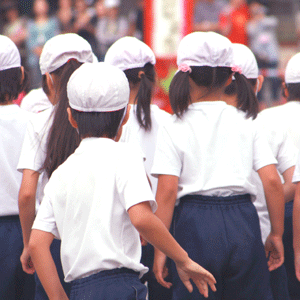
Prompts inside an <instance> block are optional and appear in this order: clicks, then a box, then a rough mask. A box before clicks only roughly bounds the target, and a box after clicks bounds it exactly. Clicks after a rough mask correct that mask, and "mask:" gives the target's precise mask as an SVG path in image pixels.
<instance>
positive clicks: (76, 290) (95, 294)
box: [70, 268, 147, 300]
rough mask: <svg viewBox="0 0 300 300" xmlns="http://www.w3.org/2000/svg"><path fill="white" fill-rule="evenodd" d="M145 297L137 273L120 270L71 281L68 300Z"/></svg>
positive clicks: (131, 299)
mask: <svg viewBox="0 0 300 300" xmlns="http://www.w3.org/2000/svg"><path fill="white" fill-rule="evenodd" d="M146 295H147V288H146V286H145V285H144V284H142V283H141V282H140V280H139V273H137V272H134V271H133V270H129V269H126V268H121V269H113V270H108V271H102V272H99V273H97V274H94V275H91V276H88V277H85V278H82V279H78V280H74V281H72V288H71V296H70V300H83V299H84V300H145V299H146Z"/></svg>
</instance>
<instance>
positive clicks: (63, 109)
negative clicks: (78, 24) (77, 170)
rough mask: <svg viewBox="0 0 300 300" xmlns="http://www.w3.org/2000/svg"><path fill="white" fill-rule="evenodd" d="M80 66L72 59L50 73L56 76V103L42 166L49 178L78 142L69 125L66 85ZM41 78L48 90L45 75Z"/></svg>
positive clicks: (73, 130) (74, 132)
mask: <svg viewBox="0 0 300 300" xmlns="http://www.w3.org/2000/svg"><path fill="white" fill-rule="evenodd" d="M80 66H81V63H80V62H78V61H77V60H73V59H72V60H70V61H68V62H67V63H65V64H64V65H63V66H61V67H60V68H58V69H57V70H55V71H54V72H52V73H51V74H56V76H57V79H56V80H57V82H58V87H57V89H56V97H57V100H58V101H57V104H56V105H55V107H54V112H53V114H54V116H53V123H52V126H51V128H50V130H49V135H48V140H47V150H46V158H45V162H44V165H43V169H44V170H45V171H46V173H47V175H48V177H49V178H50V176H51V175H52V173H53V172H54V171H55V170H56V169H57V167H59V166H60V165H61V164H62V163H63V162H64V161H65V160H66V159H67V158H68V157H69V156H70V155H71V154H72V153H73V152H74V151H75V149H76V148H77V147H78V145H79V142H80V139H79V135H78V133H77V132H76V129H74V128H73V127H72V126H71V124H70V123H69V120H68V114H67V108H68V107H69V101H68V97H67V83H68V81H69V78H70V77H71V75H72V73H73V72H74V71H75V70H76V69H78V68H79V67H80ZM43 77H44V78H43V88H44V90H45V88H46V90H48V87H47V84H46V81H45V75H44V76H43Z"/></svg>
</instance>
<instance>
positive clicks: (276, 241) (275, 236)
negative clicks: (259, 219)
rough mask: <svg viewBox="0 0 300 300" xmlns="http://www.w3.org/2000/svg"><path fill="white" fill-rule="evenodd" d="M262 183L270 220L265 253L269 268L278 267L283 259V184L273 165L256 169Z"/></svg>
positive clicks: (271, 269)
mask: <svg viewBox="0 0 300 300" xmlns="http://www.w3.org/2000/svg"><path fill="white" fill-rule="evenodd" d="M257 172H258V175H259V176H260V179H261V181H262V183H263V187H264V191H265V196H266V201H267V206H268V211H269V215H270V221H271V232H270V234H269V236H268V238H267V241H266V243H265V250H266V255H267V256H270V258H269V262H268V265H269V270H270V271H273V270H275V269H277V268H278V267H280V266H281V265H282V264H283V261H284V250H283V244H282V234H283V227H284V225H283V224H284V194H283V186H282V183H281V180H280V177H279V175H278V172H277V169H276V167H275V165H268V166H265V167H263V168H261V169H259V170H258V171H257Z"/></svg>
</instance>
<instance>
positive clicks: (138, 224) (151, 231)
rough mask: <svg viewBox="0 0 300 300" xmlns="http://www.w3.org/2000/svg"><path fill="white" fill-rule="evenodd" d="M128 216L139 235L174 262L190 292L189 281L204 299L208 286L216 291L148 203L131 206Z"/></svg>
mask: <svg viewBox="0 0 300 300" xmlns="http://www.w3.org/2000/svg"><path fill="white" fill-rule="evenodd" d="M128 214H129V217H130V220H131V222H132V224H133V225H134V226H135V228H136V229H137V230H138V231H139V232H140V234H141V235H143V236H144V237H145V238H146V239H147V240H148V241H149V242H150V243H151V244H152V245H153V246H154V247H156V248H157V249H159V250H160V251H162V252H163V253H165V254H166V255H167V256H169V257H170V258H171V259H173V260H174V262H175V263H176V267H177V270H178V274H179V276H180V278H181V280H182V282H183V283H184V285H185V286H186V288H187V289H188V290H189V291H190V292H192V290H193V287H192V284H191V282H190V279H192V280H193V281H194V283H195V284H196V286H197V287H198V289H199V291H200V293H201V294H203V295H204V296H205V297H208V284H209V285H210V287H211V289H212V290H213V291H215V290H216V289H215V286H214V284H215V283H216V281H215V279H214V277H213V276H212V275H211V274H210V273H209V272H208V271H206V270H205V269H203V268H202V267H201V266H199V265H198V264H196V263H195V262H193V261H192V260H191V259H190V258H189V257H188V254H187V253H186V252H185V251H184V250H183V249H182V248H181V247H180V245H179V244H178V243H177V242H176V241H175V239H174V238H173V237H172V235H171V234H170V233H169V231H168V229H167V228H166V227H165V226H164V224H163V223H162V221H161V220H160V219H159V218H158V217H157V216H155V215H154V214H153V213H152V211H151V208H150V204H149V202H142V203H139V204H137V205H134V206H132V207H131V208H130V209H129V210H128Z"/></svg>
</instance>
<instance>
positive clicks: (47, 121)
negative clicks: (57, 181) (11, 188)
mask: <svg viewBox="0 0 300 300" xmlns="http://www.w3.org/2000/svg"><path fill="white" fill-rule="evenodd" d="M52 122H53V107H51V108H49V109H47V110H44V111H42V112H40V113H38V114H35V115H33V116H32V118H31V120H30V121H29V124H28V126H27V131H26V134H25V138H24V143H23V145H22V151H21V155H20V159H19V163H18V171H21V172H22V171H23V170H24V169H28V170H33V171H38V172H40V173H41V176H40V177H41V179H40V184H38V190H37V193H36V198H37V200H38V203H41V201H42V199H43V195H44V187H45V185H46V183H47V182H48V176H47V175H46V173H45V172H43V170H42V167H43V165H44V162H45V158H46V145H47V138H48V133H49V129H50V128H51V125H52Z"/></svg>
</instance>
